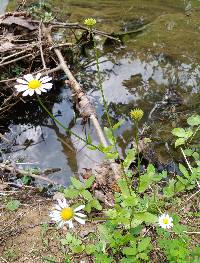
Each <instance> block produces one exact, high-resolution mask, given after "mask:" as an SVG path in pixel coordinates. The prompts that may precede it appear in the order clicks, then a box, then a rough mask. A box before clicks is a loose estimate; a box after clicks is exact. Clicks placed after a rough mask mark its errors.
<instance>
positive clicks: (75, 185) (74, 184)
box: [71, 177, 83, 190]
mask: <svg viewBox="0 0 200 263" xmlns="http://www.w3.org/2000/svg"><path fill="white" fill-rule="evenodd" d="M71 182H72V184H73V186H74V187H75V188H76V189H78V190H80V189H83V184H82V183H81V182H80V181H79V180H77V179H76V178H75V177H71Z"/></svg>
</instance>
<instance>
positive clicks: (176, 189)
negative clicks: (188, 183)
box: [175, 181, 185, 193]
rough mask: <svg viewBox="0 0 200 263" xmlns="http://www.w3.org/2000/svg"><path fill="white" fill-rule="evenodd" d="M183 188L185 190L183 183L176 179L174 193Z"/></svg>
mask: <svg viewBox="0 0 200 263" xmlns="http://www.w3.org/2000/svg"><path fill="white" fill-rule="evenodd" d="M183 190H185V184H183V183H182V182H181V181H178V182H177V183H176V185H175V191H176V193H178V192H181V191H183Z"/></svg>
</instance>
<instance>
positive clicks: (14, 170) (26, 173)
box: [0, 164, 58, 184]
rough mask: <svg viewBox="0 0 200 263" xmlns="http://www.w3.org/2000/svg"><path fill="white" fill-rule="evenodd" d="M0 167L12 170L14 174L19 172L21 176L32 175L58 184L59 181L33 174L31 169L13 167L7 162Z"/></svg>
mask: <svg viewBox="0 0 200 263" xmlns="http://www.w3.org/2000/svg"><path fill="white" fill-rule="evenodd" d="M0 167H1V168H2V169H6V170H8V171H9V172H11V173H13V174H15V173H17V174H20V175H21V176H30V177H33V178H35V179H39V180H43V181H46V182H48V183H50V184H58V183H57V182H55V181H53V180H51V179H49V178H47V177H45V176H42V175H37V174H33V173H31V172H29V171H24V170H22V169H17V168H15V167H11V166H8V165H6V164H1V165H0Z"/></svg>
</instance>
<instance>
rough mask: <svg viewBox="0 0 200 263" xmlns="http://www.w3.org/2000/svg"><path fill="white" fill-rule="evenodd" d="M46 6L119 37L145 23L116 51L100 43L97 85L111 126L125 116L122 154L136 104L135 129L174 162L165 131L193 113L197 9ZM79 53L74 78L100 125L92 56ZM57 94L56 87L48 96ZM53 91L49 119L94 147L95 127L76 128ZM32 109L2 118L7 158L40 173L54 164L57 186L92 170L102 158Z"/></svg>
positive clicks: (199, 25)
mask: <svg viewBox="0 0 200 263" xmlns="http://www.w3.org/2000/svg"><path fill="white" fill-rule="evenodd" d="M49 2H50V3H51V4H52V5H54V7H55V11H56V10H57V11H58V10H65V12H64V11H61V12H60V13H59V15H60V16H61V17H62V18H63V19H68V20H70V21H80V22H81V21H82V20H83V19H84V18H85V17H88V16H91V14H92V15H93V16H94V17H95V18H97V21H98V22H99V23H98V26H99V27H100V28H101V29H103V30H106V31H109V32H114V31H115V32H126V31H129V30H133V29H137V28H139V27H143V26H145V29H144V30H143V31H142V32H141V33H140V34H138V35H134V34H130V35H125V36H124V37H123V45H121V46H118V47H115V48H114V47H113V46H111V47H108V46H107V45H103V42H102V43H101V45H100V46H99V48H100V50H101V58H100V61H101V64H100V70H101V72H102V77H103V79H104V80H103V88H104V92H105V98H106V100H107V101H108V103H109V111H110V114H111V116H112V120H113V122H116V121H117V120H120V119H125V123H124V124H123V126H122V127H121V128H120V129H119V131H118V135H119V140H118V142H119V147H120V149H121V152H122V153H124V152H125V151H126V149H127V146H128V145H130V143H131V140H132V133H133V128H132V125H131V122H130V118H129V112H130V110H131V109H132V108H135V107H140V108H142V109H143V110H144V112H145V116H144V118H143V121H142V125H143V127H144V125H145V127H146V128H145V129H146V131H147V132H146V136H148V137H151V140H152V141H153V143H154V145H155V151H156V153H157V156H158V159H159V161H160V162H164V163H167V162H170V161H171V160H172V159H173V158H174V153H173V140H172V135H171V130H172V129H173V128H174V127H178V126H184V125H185V123H186V119H187V117H188V116H190V115H191V114H193V113H199V112H200V103H199V101H200V100H199V98H200V95H199V76H200V66H199V63H198V62H199V55H200V53H199V51H200V49H199V47H198V43H199V40H200V39H199V38H200V37H199V35H200V34H199V31H200V18H199V10H200V6H199V7H198V6H197V5H196V2H194V4H193V1H190V2H192V7H191V9H190V8H189V7H188V5H187V3H186V2H187V1H171V0H168V1H165V3H161V1H155V0H154V1H151V4H149V1H148V0H144V1H53V2H51V1H49ZM139 2H141V3H140V4H138V3H139ZM188 2H189V1H188ZM10 4H12V1H10ZM199 5H200V3H199ZM122 7H123V8H122ZM101 41H102V40H101ZM86 54H87V56H86V57H84V58H82V60H81V61H80V62H79V64H78V65H75V67H74V68H75V70H76V77H77V78H78V80H79V82H80V83H81V84H82V85H83V86H84V89H85V90H86V91H87V94H88V96H89V97H90V100H91V101H92V102H93V104H94V105H95V106H96V110H97V114H98V118H99V120H100V122H101V124H102V126H105V125H107V122H106V119H105V116H104V112H103V107H102V100H101V96H100V92H99V90H98V88H97V72H96V65H95V62H94V59H93V57H94V54H93V52H92V51H91V50H86ZM56 89H57V87H56V85H55V87H54V91H55V90H56ZM54 91H52V92H54ZM56 93H57V95H56V94H54V95H50V97H49V101H48V105H49V106H51V107H50V108H51V111H52V112H53V113H54V115H55V116H57V118H58V119H59V120H60V121H61V122H62V123H63V124H64V125H65V126H67V127H70V128H71V129H72V130H73V131H74V132H76V133H78V134H79V135H80V136H85V134H88V133H89V134H90V135H91V137H92V139H93V143H98V140H97V138H96V135H95V130H94V128H93V127H92V126H90V127H88V126H83V125H82V124H81V119H80V118H79V115H78V113H77V112H76V110H75V109H74V105H73V103H72V100H71V92H70V90H69V87H67V86H62V87H59V89H57V91H56ZM55 98H56V99H55ZM36 105H37V104H36ZM21 107H22V108H23V107H25V106H21ZM26 107H27V105H26ZM34 107H36V108H34ZM34 107H31V109H27V111H24V108H23V111H24V112H25V114H22V115H20V112H19V111H16V112H15V115H14V114H13V117H12V121H9V125H8V126H9V131H7V137H8V138H11V140H12V141H14V146H13V147H12V151H11V152H9V153H6V157H8V155H9V156H10V157H11V158H12V159H14V160H18V159H22V160H25V161H26V162H33V163H35V164H33V165H37V166H39V167H40V168H42V169H43V168H47V167H61V168H62V171H61V172H60V173H57V174H54V175H52V177H53V178H54V179H56V180H58V181H59V182H60V183H64V184H68V183H69V178H70V176H71V175H72V174H74V173H76V172H78V171H81V169H83V168H86V167H87V168H91V167H92V168H94V167H95V165H98V164H99V163H100V162H101V161H102V160H103V156H102V154H101V153H98V152H96V151H93V152H91V151H90V150H88V149H87V148H86V147H85V146H84V145H83V144H82V142H80V141H77V139H75V138H73V137H69V136H68V135H66V133H65V132H64V131H63V129H61V128H59V127H57V125H55V123H54V122H52V121H51V120H50V119H49V118H48V116H46V114H45V113H42V112H41V110H39V108H38V107H37V106H34ZM34 109H35V112H36V114H35V115H34V113H33V112H32V111H34ZM38 112H39V113H38ZM33 165H32V166H33Z"/></svg>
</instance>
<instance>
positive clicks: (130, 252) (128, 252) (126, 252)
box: [122, 247, 137, 256]
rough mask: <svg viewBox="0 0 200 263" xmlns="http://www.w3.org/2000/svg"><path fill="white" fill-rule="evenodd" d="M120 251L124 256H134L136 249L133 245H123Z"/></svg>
mask: <svg viewBox="0 0 200 263" xmlns="http://www.w3.org/2000/svg"><path fill="white" fill-rule="evenodd" d="M122 253H123V254H124V255H126V256H135V255H136V254H137V250H136V248H134V247H124V248H123V250H122Z"/></svg>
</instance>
